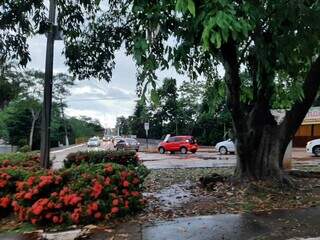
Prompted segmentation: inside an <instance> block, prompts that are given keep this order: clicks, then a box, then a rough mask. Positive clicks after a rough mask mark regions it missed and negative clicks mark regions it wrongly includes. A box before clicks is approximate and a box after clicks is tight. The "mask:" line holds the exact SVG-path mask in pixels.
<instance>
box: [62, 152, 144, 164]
mask: <svg viewBox="0 0 320 240" xmlns="http://www.w3.org/2000/svg"><path fill="white" fill-rule="evenodd" d="M83 162H86V163H89V164H96V163H107V162H111V163H118V164H121V165H124V166H129V165H133V166H137V165H138V164H139V158H138V156H137V154H136V152H134V151H82V152H81V151H80V152H76V153H70V154H69V155H68V156H67V157H66V159H65V160H64V166H65V167H66V168H69V167H71V166H72V165H80V164H81V163H83Z"/></svg>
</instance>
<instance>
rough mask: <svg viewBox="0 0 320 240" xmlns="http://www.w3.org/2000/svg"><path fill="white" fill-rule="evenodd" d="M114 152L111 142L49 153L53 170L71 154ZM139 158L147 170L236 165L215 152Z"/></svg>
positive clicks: (231, 160)
mask: <svg viewBox="0 0 320 240" xmlns="http://www.w3.org/2000/svg"><path fill="white" fill-rule="evenodd" d="M99 149H101V150H114V148H113V145H112V143H111V142H103V143H102V144H101V146H100V147H98V148H88V147H87V146H86V145H85V144H81V145H76V146H71V147H69V148H66V149H60V150H56V151H52V152H51V158H52V161H53V168H54V169H58V168H61V167H62V166H63V160H64V158H65V157H66V156H67V155H68V154H69V153H72V152H76V151H86V150H99ZM138 156H139V158H140V159H141V160H142V161H143V163H144V164H145V165H146V166H147V167H148V168H149V169H165V168H195V167H206V168H207V167H232V166H235V164H236V157H235V155H233V154H230V155H220V154H219V153H216V152H197V153H195V154H193V153H188V154H179V153H176V154H169V153H166V154H159V153H145V152H138Z"/></svg>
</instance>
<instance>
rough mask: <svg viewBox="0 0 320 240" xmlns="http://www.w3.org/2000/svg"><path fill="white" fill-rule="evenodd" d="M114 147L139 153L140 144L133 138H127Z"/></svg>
mask: <svg viewBox="0 0 320 240" xmlns="http://www.w3.org/2000/svg"><path fill="white" fill-rule="evenodd" d="M114 147H115V148H116V149H117V150H135V151H137V152H138V151H139V147H140V143H139V142H138V141H137V140H136V139H133V138H125V139H121V140H119V141H118V142H117V143H116V145H114Z"/></svg>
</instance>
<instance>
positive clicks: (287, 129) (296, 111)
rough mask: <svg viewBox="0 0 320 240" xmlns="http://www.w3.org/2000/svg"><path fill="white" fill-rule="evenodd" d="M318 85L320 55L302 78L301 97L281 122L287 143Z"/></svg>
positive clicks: (315, 93)
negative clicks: (303, 78)
mask: <svg viewBox="0 0 320 240" xmlns="http://www.w3.org/2000/svg"><path fill="white" fill-rule="evenodd" d="M319 87H320V57H318V58H317V59H316V61H315V62H314V63H313V64H312V65H311V68H310V70H309V72H308V74H307V76H306V78H305V80H304V83H303V86H302V89H303V96H304V97H303V99H302V100H297V101H296V102H295V103H294V104H293V106H292V108H291V110H290V111H288V112H286V115H285V118H284V120H283V121H282V123H281V130H282V131H284V133H285V135H284V137H285V140H286V141H287V142H288V143H289V141H290V139H291V137H292V136H293V135H294V134H295V133H296V131H297V130H298V128H299V126H300V125H301V123H302V121H303V119H304V118H305V115H306V114H307V112H308V110H309V108H310V107H311V106H312V103H313V102H314V99H315V98H316V96H317V93H318V90H319Z"/></svg>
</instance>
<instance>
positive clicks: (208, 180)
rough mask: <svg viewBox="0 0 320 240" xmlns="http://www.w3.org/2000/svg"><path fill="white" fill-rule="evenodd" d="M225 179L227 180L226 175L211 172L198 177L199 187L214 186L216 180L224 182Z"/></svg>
mask: <svg viewBox="0 0 320 240" xmlns="http://www.w3.org/2000/svg"><path fill="white" fill-rule="evenodd" d="M226 180H227V177H224V176H222V175H219V174H217V173H213V174H211V175H208V176H203V177H201V178H200V179H199V181H200V184H201V187H203V188H209V187H210V188H211V187H214V186H215V185H216V184H217V183H218V182H225V181H226Z"/></svg>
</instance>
